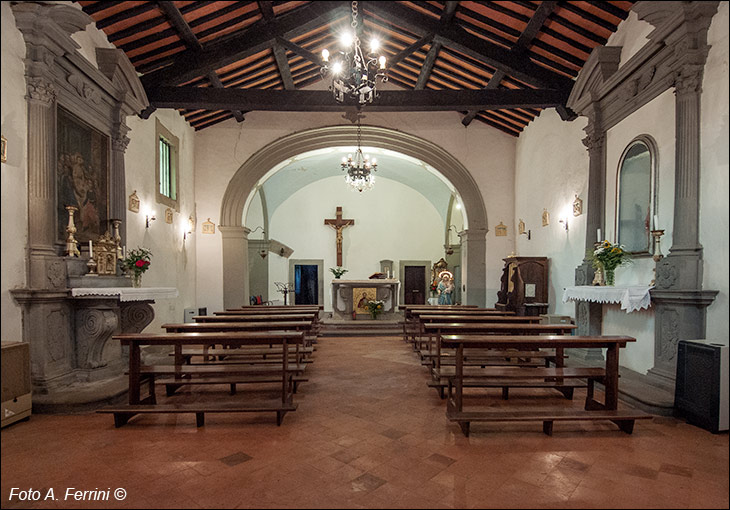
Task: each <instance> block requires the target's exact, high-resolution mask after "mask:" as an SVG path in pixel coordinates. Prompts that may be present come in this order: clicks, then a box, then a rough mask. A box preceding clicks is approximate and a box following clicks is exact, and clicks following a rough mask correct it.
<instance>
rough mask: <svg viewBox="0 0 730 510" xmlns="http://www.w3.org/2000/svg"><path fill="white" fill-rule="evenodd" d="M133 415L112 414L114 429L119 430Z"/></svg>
mask: <svg viewBox="0 0 730 510" xmlns="http://www.w3.org/2000/svg"><path fill="white" fill-rule="evenodd" d="M134 414H135V413H114V427H115V428H119V427H121V426H123V425H126V423H127V422H128V421H129V419H130V418H131V417H132V416H134Z"/></svg>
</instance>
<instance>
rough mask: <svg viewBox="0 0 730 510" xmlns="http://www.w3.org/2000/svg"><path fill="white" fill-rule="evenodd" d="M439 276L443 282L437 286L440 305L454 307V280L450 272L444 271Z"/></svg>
mask: <svg viewBox="0 0 730 510" xmlns="http://www.w3.org/2000/svg"><path fill="white" fill-rule="evenodd" d="M439 276H440V277H441V281H439V284H438V286H437V291H438V295H439V300H438V303H439V304H440V305H452V304H454V303H453V299H452V296H453V294H454V279H453V278H452V276H451V273H450V272H448V271H442V272H441V274H440V275H439Z"/></svg>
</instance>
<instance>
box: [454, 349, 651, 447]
mask: <svg viewBox="0 0 730 510" xmlns="http://www.w3.org/2000/svg"><path fill="white" fill-rule="evenodd" d="M635 341H636V339H634V338H632V337H629V336H570V335H544V336H541V335H528V336H511V335H442V336H441V343H442V345H444V346H447V347H453V348H455V349H456V365H455V367H454V375H453V376H452V377H451V378H450V379H451V383H452V386H451V387H450V391H449V398H448V401H447V406H446V407H447V409H446V416H447V418H448V419H449V420H451V421H454V422H457V423H458V424H459V426H460V427H461V430H462V432H463V433H464V435H465V436H468V435H469V427H470V423H471V422H473V421H515V420H518V421H542V422H543V431H544V432H545V433H546V434H548V435H550V434H552V427H553V422H555V421H563V420H610V421H612V422H614V423H616V424H617V425H618V426H619V428H620V429H621V430H623V431H624V432H626V433H629V434H630V433H631V432H632V431H633V427H634V421H635V420H637V419H645V418H651V415H648V414H646V413H643V412H642V411H638V410H634V409H628V410H623V409H622V410H619V409H618V356H619V348H620V347H625V346H626V344H627V343H628V342H635ZM470 348H476V349H489V348H493V349H510V348H513V349H522V350H536V349H541V348H552V349H556V351H557V350H558V349H566V348H604V349H606V363H605V366H604V367H575V368H572V367H568V368H566V367H551V368H518V367H515V368H513V367H502V368H498V367H487V368H485V369H481V373H479V374H476V375H475V374H474V373H473V372H475V371H474V370H472V369H471V367H465V366H464V352H465V350H466V349H470ZM474 377H477V378H484V379H490V380H492V381H493V382H502V381H505V380H511V379H514V380H523V381H524V380H529V379H536V380H540V381H545V380H555V381H556V382H561V381H562V380H565V379H571V378H585V379H587V381H588V391H587V394H586V402H585V406H584V409H583V410H580V409H570V410H565V409H564V408H563V407H558V408H556V409H546V410H539V411H538V410H534V409H529V410H515V409H508V408H504V409H499V410H495V409H491V410H488V411H483V410H479V411H472V410H468V411H465V410H464V394H463V390H464V386H465V385H464V380H465V379H473V378H474ZM595 382H601V383H602V384H603V385H604V388H605V390H604V401H603V402H599V401H597V400H596V399H595V394H594V383H595Z"/></svg>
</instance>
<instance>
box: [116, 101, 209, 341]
mask: <svg viewBox="0 0 730 510" xmlns="http://www.w3.org/2000/svg"><path fill="white" fill-rule="evenodd" d="M155 119H159V120H160V122H162V124H163V125H164V126H165V127H166V128H167V129H168V130H169V131H170V132H171V133H172V134H173V135H175V136H176V137H177V138H178V140H179V143H180V145H179V148H178V149H179V152H178V164H179V170H178V179H179V183H180V187H179V195H178V205H179V208H180V210H179V212H178V211H175V212H174V213H173V223H172V224H168V223H166V222H165V209H166V208H167V207H166V206H165V205H162V204H157V203H155V200H156V198H155V185H156V184H155V161H156V156H155V154H156V147H157V138H156V136H155ZM127 123H128V125H129V127H130V128H131V131H130V132H129V134H128V135H127V136H129V138H130V142H129V145H128V146H127V151H126V154H125V160H124V164H125V171H126V180H127V195H131V194H132V192H134V191H136V192H137V195H138V196H139V199H140V212H139V213H133V212H131V211H127V250H130V249H132V248H137V247H139V246H141V247H145V248H148V249H150V250H151V251H152V262H151V264H150V268H149V269H148V270H147V272H145V273H144V275H143V277H142V286H143V287H176V288H177V289H178V292H179V297H178V298H177V299H163V300H159V301H157V302H156V303H155V304H154V305H153V308H154V310H155V319H154V321H153V322H152V323H151V324H150V325H149V326H148V327H147V330H148V331H155V330H157V329H159V326H160V325H161V324H164V323H165V322H182V321H183V319H184V317H183V310H184V309H185V308H197V307H199V306H205V304H204V303H198V302H196V299H195V295H196V293H195V271H196V245H197V244H198V242H199V239H200V237H201V235H200V223H201V219H200V218H198V221H197V227H196V233H195V234H193V235H190V236H187V238H186V239H185V240H184V241H183V231H184V229H185V228H186V227H187V225H188V218H189V217H190V215H191V214H193V213H194V211H195V192H194V184H193V183H194V165H193V161H194V153H195V136H194V131H193V129H192V128H191V127H190V126H189V125H188V124H187V122H185V120H184V119H183V118H182V117H181V116H180V115H179V114H178V113H177V112H176V111H173V110H158V111H157V112H155V113H154V114H153V115H152V116H151V117H150V118H149V119H147V120H142V119H140V118H139V117H128V118H127ZM149 210H152V211H154V212H155V216H156V218H157V219H156V220H155V221H152V222H151V223H150V228H149V229H147V228H145V212H146V211H149Z"/></svg>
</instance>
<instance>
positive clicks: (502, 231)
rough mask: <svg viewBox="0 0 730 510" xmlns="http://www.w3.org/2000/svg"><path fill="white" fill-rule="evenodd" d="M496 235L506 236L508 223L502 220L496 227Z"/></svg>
mask: <svg viewBox="0 0 730 510" xmlns="http://www.w3.org/2000/svg"><path fill="white" fill-rule="evenodd" d="M494 235H496V236H497V237H505V236H506V235H507V225H505V224H504V223H502V222H501V221H500V222H499V225H497V226H496V227H494Z"/></svg>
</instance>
